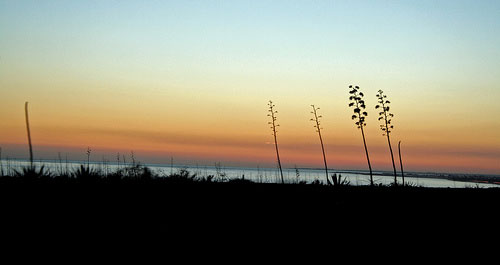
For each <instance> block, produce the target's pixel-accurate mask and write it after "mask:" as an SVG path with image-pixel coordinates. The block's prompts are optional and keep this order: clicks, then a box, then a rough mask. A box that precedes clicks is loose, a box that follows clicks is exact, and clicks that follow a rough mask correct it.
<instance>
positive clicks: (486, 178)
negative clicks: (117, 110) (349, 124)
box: [0, 158, 500, 185]
mask: <svg viewBox="0 0 500 265" xmlns="http://www.w3.org/2000/svg"><path fill="white" fill-rule="evenodd" d="M0 161H1V163H2V165H3V167H5V166H6V165H5V164H4V163H5V162H13V161H15V162H23V163H28V162H29V160H27V159H22V158H8V159H6V158H2V159H1V160H0ZM34 162H35V163H37V164H43V163H55V164H59V163H62V164H66V163H71V164H84V165H85V164H87V161H83V160H67V161H66V160H65V159H62V160H58V159H37V160H35V161H34ZM90 164H93V165H102V164H107V165H114V166H121V165H127V164H129V165H132V162H130V163H125V164H124V163H123V162H122V163H119V162H116V161H90ZM140 164H141V165H144V166H147V167H160V168H170V167H175V168H195V167H198V168H200V167H204V168H215V166H214V165H185V164H172V165H170V164H157V163H140ZM222 167H223V168H225V169H251V170H274V169H275V168H273V167H243V166H222ZM283 169H284V170H289V171H293V170H295V169H297V170H299V171H300V170H312V171H323V170H324V168H314V167H296V168H295V167H287V168H283ZM328 171H329V173H330V175H332V174H343V173H346V174H359V175H365V176H369V175H370V173H369V172H368V171H365V170H359V169H333V168H329V169H328ZM404 174H405V177H408V178H428V179H445V180H450V181H461V182H470V183H485V184H495V185H500V175H494V174H474V173H444V172H414V171H409V172H405V173H404ZM373 175H374V176H384V177H393V173H392V172H391V171H374V172H373ZM400 179H401V172H398V180H400Z"/></svg>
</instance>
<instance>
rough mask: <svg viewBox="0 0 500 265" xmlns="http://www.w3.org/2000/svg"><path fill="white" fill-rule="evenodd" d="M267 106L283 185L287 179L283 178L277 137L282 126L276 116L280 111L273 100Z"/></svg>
mask: <svg viewBox="0 0 500 265" xmlns="http://www.w3.org/2000/svg"><path fill="white" fill-rule="evenodd" d="M267 105H268V106H269V109H268V112H269V114H267V116H268V117H270V118H271V121H270V122H268V123H267V124H269V125H271V130H272V132H273V133H272V135H273V137H274V147H275V148H276V158H277V160H278V167H279V170H280V175H281V183H283V184H284V183H285V179H284V178H283V169H282V168H281V160H280V153H279V149H278V138H277V136H276V134H277V133H278V130H277V129H276V128H277V127H279V126H280V125H279V124H278V123H277V117H276V114H278V111H277V110H275V109H274V107H276V105H274V104H273V102H272V101H271V100H269V103H267Z"/></svg>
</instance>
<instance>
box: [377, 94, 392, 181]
mask: <svg viewBox="0 0 500 265" xmlns="http://www.w3.org/2000/svg"><path fill="white" fill-rule="evenodd" d="M377 99H378V103H379V105H376V106H375V109H379V108H381V109H382V111H380V112H379V113H378V114H379V116H380V117H379V118H378V120H379V121H380V120H382V121H383V122H382V124H381V125H380V129H381V130H382V131H383V132H384V133H383V134H382V135H383V136H387V143H388V144H389V151H390V152H391V160H392V168H393V169H394V185H398V182H397V181H398V180H397V176H398V175H397V173H396V165H395V163H394V154H393V152H392V146H391V138H390V134H391V130H392V129H394V126H393V125H392V124H391V121H392V118H393V117H394V114H392V113H390V112H389V110H390V107H389V104H391V102H390V101H389V100H387V95H384V91H382V90H379V91H378V94H377Z"/></svg>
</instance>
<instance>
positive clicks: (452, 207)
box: [0, 176, 500, 232]
mask: <svg viewBox="0 0 500 265" xmlns="http://www.w3.org/2000/svg"><path fill="white" fill-rule="evenodd" d="M0 207H1V209H2V213H3V214H2V222H7V223H10V224H11V225H12V224H15V225H16V226H18V225H20V226H22V227H24V228H35V229H36V228H37V227H38V228H39V229H42V230H45V229H48V228H50V229H56V230H57V231H61V230H59V229H60V228H61V227H70V228H72V229H70V231H73V230H74V228H75V227H77V228H78V229H80V230H81V229H83V230H85V229H89V228H91V227H99V228H100V229H104V230H106V229H110V230H116V229H118V230H120V231H123V229H126V231H131V229H132V230H134V229H135V230H137V229H138V230H145V231H146V230H149V229H154V230H157V231H160V230H164V231H170V230H172V229H173V230H172V231H176V230H177V229H176V228H177V227H178V225H182V227H184V229H185V227H186V226H187V227H189V229H220V228H227V227H230V226H237V227H239V228H240V229H244V227H246V226H250V227H256V226H257V227H266V228H276V229H285V228H286V227H288V228H290V227H308V229H309V228H311V227H310V226H313V227H312V228H314V227H316V228H315V229H327V230H329V229H331V227H334V228H335V229H340V227H343V226H346V227H348V226H354V227H357V229H365V228H367V229H368V228H370V227H371V229H373V228H376V227H377V225H375V224H378V225H382V227H386V226H389V225H392V224H399V225H404V224H408V225H409V224H413V225H415V224H429V223H433V224H438V225H448V223H452V222H455V223H456V222H462V221H464V220H465V218H471V217H474V218H478V219H477V220H475V221H474V222H473V223H469V224H468V225H473V227H475V228H478V227H482V228H484V229H489V228H493V227H497V226H498V223H495V222H494V220H496V219H498V211H499V209H500V189H498V188H488V189H481V188H461V189H452V188H422V187H401V186H399V187H390V186H376V187H370V186H327V185H321V184H272V183H253V182H249V181H247V180H242V179H237V180H232V181H226V182H214V181H211V180H210V179H207V178H201V179H197V180H195V179H193V178H191V177H189V176H187V177H186V176H181V177H179V176H174V177H172V176H171V177H162V178H155V177H153V178H151V177H138V178H115V179H113V178H88V177H85V178H60V177H59V178H58V177H49V178H47V177H46V178H26V177H0ZM479 220H482V221H479ZM4 227H5V226H4ZM312 228H311V229H312ZM50 229H49V230H50ZM177 232H178V231H177Z"/></svg>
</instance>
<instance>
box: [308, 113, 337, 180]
mask: <svg viewBox="0 0 500 265" xmlns="http://www.w3.org/2000/svg"><path fill="white" fill-rule="evenodd" d="M311 107H312V109H313V111H312V112H311V113H312V114H313V115H314V119H311V121H314V122H315V123H316V125H314V127H315V128H316V132H317V133H318V136H319V142H320V144H321V151H322V152H323V162H324V164H325V174H326V182H327V183H328V184H329V185H331V182H330V180H329V179H328V165H327V163H326V155H325V147H324V145H323V137H321V121H320V118H322V116H318V110H319V108H316V107H315V106H314V105H311ZM333 182H334V183H336V182H337V181H336V179H334V180H333Z"/></svg>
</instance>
